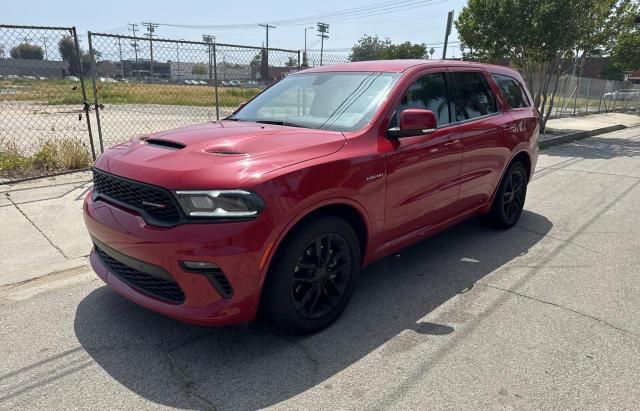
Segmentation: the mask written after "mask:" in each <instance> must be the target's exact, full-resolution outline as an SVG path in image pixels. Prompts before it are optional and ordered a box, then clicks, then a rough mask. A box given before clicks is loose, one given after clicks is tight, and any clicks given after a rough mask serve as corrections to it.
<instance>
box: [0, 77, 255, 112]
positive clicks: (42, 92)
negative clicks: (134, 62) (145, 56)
mask: <svg viewBox="0 0 640 411" xmlns="http://www.w3.org/2000/svg"><path fill="white" fill-rule="evenodd" d="M85 85H86V88H87V99H88V101H90V102H92V101H93V85H92V83H91V81H87V82H85ZM97 86H98V96H99V102H100V103H103V104H164V105H184V106H203V107H210V106H213V105H214V104H215V95H214V87H212V86H205V85H198V86H196V85H186V84H185V85H182V84H141V83H100V84H98V85H97ZM259 91H260V89H258V88H240V87H218V97H219V104H220V105H221V106H227V107H236V106H238V105H239V104H240V103H241V102H243V101H246V100H248V99H250V98H251V97H253V96H255V95H256V94H257V93H258V92H259ZM1 101H38V102H41V103H44V104H52V105H53V104H79V103H80V102H82V91H81V89H80V83H79V82H72V81H65V80H42V81H40V80H0V102H1Z"/></svg>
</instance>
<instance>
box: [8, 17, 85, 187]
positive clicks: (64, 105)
mask: <svg viewBox="0 0 640 411" xmlns="http://www.w3.org/2000/svg"><path fill="white" fill-rule="evenodd" d="M83 60H84V59H83V58H82V55H81V50H80V47H79V44H78V37H77V34H76V30H75V28H74V27H36V26H9V25H0V182H3V181H4V182H6V181H17V180H22V179H26V178H30V177H39V176H46V175H52V174H56V173H59V172H61V171H68V170H73V169H82V168H86V167H89V166H90V165H91V163H92V162H93V160H94V159H95V150H94V147H93V140H92V138H91V123H90V119H89V116H88V114H89V109H90V107H89V105H88V104H86V103H85V102H86V101H87V93H86V90H85V87H84V78H83V70H85V69H86V68H87V67H84V66H83ZM87 60H88V59H87Z"/></svg>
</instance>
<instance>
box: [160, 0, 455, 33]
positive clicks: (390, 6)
mask: <svg viewBox="0 0 640 411" xmlns="http://www.w3.org/2000/svg"><path fill="white" fill-rule="evenodd" d="M447 1H448V0H409V1H408V2H406V3H404V4H398V3H397V2H396V1H390V2H383V3H377V4H373V5H369V6H363V7H356V8H352V9H346V10H341V11H335V12H331V13H324V14H317V15H311V16H304V17H297V18H290V19H284V20H276V21H271V22H269V23H267V24H273V25H279V26H300V25H308V24H312V23H313V22H315V21H317V20H319V19H323V20H331V21H332V22H334V21H348V20H354V19H360V18H363V17H370V16H377V15H380V14H393V13H398V12H401V11H407V10H413V9H415V8H419V7H424V6H427V5H433V4H438V3H444V2H447ZM160 25H162V26H167V27H176V28H191V29H217V30H227V29H228V30H231V29H250V28H255V27H256V26H257V25H258V24H257V23H246V24H223V25H193V24H173V23H160Z"/></svg>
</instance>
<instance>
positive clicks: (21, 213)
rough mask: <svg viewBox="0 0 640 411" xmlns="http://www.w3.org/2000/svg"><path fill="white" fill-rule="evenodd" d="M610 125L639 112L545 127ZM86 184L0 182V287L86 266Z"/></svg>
mask: <svg viewBox="0 0 640 411" xmlns="http://www.w3.org/2000/svg"><path fill="white" fill-rule="evenodd" d="M612 125H622V126H624V127H633V126H638V125H640V116H639V115H637V114H618V113H611V114H598V115H590V116H584V117H576V118H562V119H554V120H550V121H549V122H548V126H547V127H548V129H552V130H553V132H554V133H559V132H565V133H567V132H576V131H589V130H600V129H603V128H605V127H610V126H612ZM550 138H554V137H553V136H551V137H550ZM563 142H564V141H563ZM90 187H91V173H90V172H80V173H75V174H68V175H62V176H56V177H49V178H42V179H39V180H33V181H29V182H24V183H18V184H5V185H0V223H1V227H2V234H3V236H2V238H0V286H3V285H8V284H14V283H18V282H23V281H27V280H31V279H34V278H38V277H41V276H44V275H48V274H51V273H56V272H60V271H65V270H69V269H74V268H77V267H80V266H83V265H87V256H88V254H89V252H90V250H91V241H90V240H89V236H88V235H87V232H86V231H85V227H84V222H83V219H82V202H83V199H84V196H85V195H86V193H87V191H88V190H89V188H90Z"/></svg>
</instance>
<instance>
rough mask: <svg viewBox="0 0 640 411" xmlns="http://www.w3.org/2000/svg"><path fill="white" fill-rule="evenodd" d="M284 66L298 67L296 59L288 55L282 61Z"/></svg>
mask: <svg viewBox="0 0 640 411" xmlns="http://www.w3.org/2000/svg"><path fill="white" fill-rule="evenodd" d="M284 65H285V66H286V67H298V59H295V58H293V57H289V59H288V60H287V61H286V62H285V63H284Z"/></svg>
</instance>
